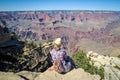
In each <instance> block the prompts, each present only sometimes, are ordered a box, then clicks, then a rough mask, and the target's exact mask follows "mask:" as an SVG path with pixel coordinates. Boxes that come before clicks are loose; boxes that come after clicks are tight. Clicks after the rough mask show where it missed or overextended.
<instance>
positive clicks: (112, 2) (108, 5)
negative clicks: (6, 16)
mask: <svg viewBox="0 0 120 80" xmlns="http://www.w3.org/2000/svg"><path fill="white" fill-rule="evenodd" d="M29 10H32V11H34V10H110V11H120V0H0V11H29Z"/></svg>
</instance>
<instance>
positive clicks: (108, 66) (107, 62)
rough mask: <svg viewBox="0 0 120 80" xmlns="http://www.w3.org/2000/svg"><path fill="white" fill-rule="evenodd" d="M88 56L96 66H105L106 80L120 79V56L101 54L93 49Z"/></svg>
mask: <svg viewBox="0 0 120 80" xmlns="http://www.w3.org/2000/svg"><path fill="white" fill-rule="evenodd" d="M87 57H88V58H90V59H91V61H93V63H94V65H95V66H97V67H101V66H102V67H103V68H104V70H105V72H104V80H120V70H119V68H120V59H119V58H117V57H109V56H103V55H99V54H97V53H95V52H93V51H89V52H88V53H87Z"/></svg>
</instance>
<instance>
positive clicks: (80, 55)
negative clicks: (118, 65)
mask: <svg viewBox="0 0 120 80" xmlns="http://www.w3.org/2000/svg"><path fill="white" fill-rule="evenodd" d="M73 60H74V61H75V63H77V64H78V66H79V67H80V68H83V69H84V70H85V71H86V72H88V73H90V74H98V75H100V76H101V79H103V78H104V68H102V67H100V68H99V69H98V68H97V67H96V66H94V63H93V62H92V61H91V60H90V59H89V58H87V56H86V53H85V52H83V51H79V52H77V53H76V54H75V55H74V56H73ZM90 61H91V63H92V64H90Z"/></svg>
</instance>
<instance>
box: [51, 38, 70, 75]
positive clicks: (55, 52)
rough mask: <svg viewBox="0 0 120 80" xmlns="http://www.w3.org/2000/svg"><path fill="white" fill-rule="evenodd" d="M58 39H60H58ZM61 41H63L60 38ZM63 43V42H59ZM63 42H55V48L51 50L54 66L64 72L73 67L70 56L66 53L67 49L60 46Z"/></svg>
mask: <svg viewBox="0 0 120 80" xmlns="http://www.w3.org/2000/svg"><path fill="white" fill-rule="evenodd" d="M56 40H58V39H56ZM59 41H61V40H60V39H59ZM58 43H61V42H58ZM60 46H61V44H57V41H56V43H55V44H54V49H52V51H50V54H51V57H52V63H53V66H52V67H53V68H57V69H56V70H57V71H58V72H60V73H62V72H68V71H69V70H70V69H71V62H70V59H69V57H68V56H67V54H66V51H65V50H64V49H61V48H60Z"/></svg>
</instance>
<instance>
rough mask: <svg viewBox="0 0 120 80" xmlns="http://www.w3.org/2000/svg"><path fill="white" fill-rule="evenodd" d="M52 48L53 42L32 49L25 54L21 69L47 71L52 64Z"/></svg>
mask: <svg viewBox="0 0 120 80" xmlns="http://www.w3.org/2000/svg"><path fill="white" fill-rule="evenodd" d="M46 46H47V47H46ZM51 49H52V48H51V44H47V45H45V46H41V47H37V48H35V49H32V50H31V51H30V52H28V54H27V55H25V58H24V59H23V61H21V62H20V66H21V69H22V70H30V71H40V72H43V71H45V70H46V69H47V68H48V67H50V66H51V57H50V54H49V51H50V50H51Z"/></svg>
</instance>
